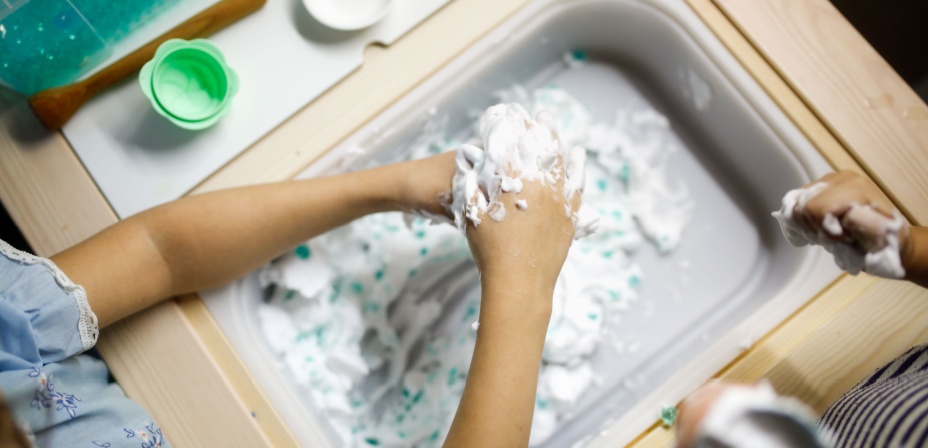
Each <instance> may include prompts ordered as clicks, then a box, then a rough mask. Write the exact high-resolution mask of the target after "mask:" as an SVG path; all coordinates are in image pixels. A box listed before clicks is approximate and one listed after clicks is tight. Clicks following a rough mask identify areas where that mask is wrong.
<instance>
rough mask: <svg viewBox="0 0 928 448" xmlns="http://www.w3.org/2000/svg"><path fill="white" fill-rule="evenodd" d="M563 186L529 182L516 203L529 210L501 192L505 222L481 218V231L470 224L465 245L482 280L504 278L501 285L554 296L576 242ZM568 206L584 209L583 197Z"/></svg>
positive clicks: (572, 201) (573, 200)
mask: <svg viewBox="0 0 928 448" xmlns="http://www.w3.org/2000/svg"><path fill="white" fill-rule="evenodd" d="M561 182H562V181H561ZM561 182H558V183H557V184H555V185H544V184H541V183H539V182H526V183H525V186H524V187H523V189H522V192H521V193H519V196H518V198H519V199H520V200H525V201H526V202H527V203H528V204H529V205H528V207H527V209H525V210H522V209H520V208H518V207H517V206H516V204H515V200H516V195H515V194H513V193H503V194H502V195H501V196H500V202H502V203H503V205H504V206H505V207H506V209H507V210H511V211H510V212H509V213H508V214H507V215H506V219H504V220H503V221H494V220H492V219H488V218H487V217H486V216H483V217H481V219H482V224H480V225H479V226H476V227H475V226H474V225H473V224H472V223H469V224H468V225H467V240H468V242H469V243H470V248H471V251H472V252H473V254H474V260H475V261H476V262H477V268H478V269H479V270H480V273H481V276H482V277H489V278H500V277H505V278H506V280H505V281H504V282H502V283H508V284H512V283H520V284H521V285H519V286H522V285H527V286H537V287H540V288H542V289H541V290H543V291H553V289H554V284H555V283H556V281H557V277H558V274H559V273H560V271H561V267H562V266H563V265H564V260H565V259H566V258H567V251H568V250H569V249H570V244H571V242H573V238H574V223H573V221H572V220H571V218H569V217H568V216H567V215H566V214H565V212H564V210H565V205H566V199H565V198H564V195H563V194H562V193H561V191H562V186H561V185H560V184H561ZM570 206H571V208H572V209H574V210H576V209H577V207H579V206H580V195H575V196H574V197H573V198H572V199H571V204H570Z"/></svg>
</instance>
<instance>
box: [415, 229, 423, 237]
mask: <svg viewBox="0 0 928 448" xmlns="http://www.w3.org/2000/svg"><path fill="white" fill-rule="evenodd" d="M415 235H416V238H425V230H416V233H415Z"/></svg>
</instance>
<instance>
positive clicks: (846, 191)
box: [794, 171, 909, 253]
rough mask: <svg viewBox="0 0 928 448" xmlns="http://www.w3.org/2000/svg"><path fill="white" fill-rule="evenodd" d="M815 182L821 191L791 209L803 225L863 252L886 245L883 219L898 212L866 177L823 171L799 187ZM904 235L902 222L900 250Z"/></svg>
mask: <svg viewBox="0 0 928 448" xmlns="http://www.w3.org/2000/svg"><path fill="white" fill-rule="evenodd" d="M816 184H823V185H825V186H824V187H819V188H822V190H821V191H819V192H818V194H816V195H815V196H814V197H813V198H812V199H810V200H809V202H808V203H806V204H805V207H800V206H798V205H797V207H796V209H795V211H794V216H796V218H797V219H798V220H799V222H801V223H802V225H803V226H804V227H806V228H807V229H808V230H812V231H822V232H823V233H824V235H826V236H827V237H828V238H831V239H833V240H835V241H839V242H842V243H846V244H850V245H852V246H854V247H856V248H857V249H859V250H861V251H863V252H875V251H878V250H880V249H882V248H883V247H885V246H886V244H887V242H886V234H885V232H884V230H883V229H884V222H885V219H895V218H896V216H897V215H898V213H899V212H898V211H896V208H895V207H894V206H893V204H892V202H890V201H889V199H887V198H886V196H885V195H883V192H882V191H880V189H879V188H878V187H877V186H876V185H875V184H874V183H873V182H872V181H871V180H870V179H868V178H866V177H864V176H862V175H860V174H857V173H855V172H853V171H840V172H837V173H829V174H826V175H825V176H823V177H822V178H821V179H819V180H817V181H815V182H812V183H810V184H808V185H806V186H804V187H803V188H810V187H813V186H814V185H816ZM855 205H856V206H855ZM884 218H885V219H884ZM829 223H832V225H829ZM908 236H909V226H908V224H904V227H903V228H902V230H901V231H900V232H899V247H900V250H901V252H903V253H904V252H905V247H906V243H907V242H908Z"/></svg>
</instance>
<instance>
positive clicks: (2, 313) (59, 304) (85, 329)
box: [0, 240, 169, 448]
mask: <svg viewBox="0 0 928 448" xmlns="http://www.w3.org/2000/svg"><path fill="white" fill-rule="evenodd" d="M98 334H99V331H98V329H97V317H96V316H95V315H94V313H93V311H92V310H91V309H90V305H89V304H88V303H87V294H86V293H85V292H84V288H82V287H81V286H79V285H76V284H74V283H73V282H71V280H69V279H68V277H67V276H65V275H64V273H63V272H61V271H60V270H59V269H58V268H57V267H56V266H55V265H54V263H52V262H51V261H50V260H48V259H45V258H39V257H36V256H33V255H30V254H27V253H25V252H22V251H19V250H16V249H14V248H13V247H12V246H10V245H9V244H7V243H6V242H4V241H2V240H0V393H2V400H3V401H4V402H5V403H6V405H7V407H8V408H9V409H10V411H11V412H12V414H13V416H14V419H15V420H16V422H15V423H16V424H17V426H18V427H19V428H21V429H22V430H23V432H24V433H25V434H26V436H27V437H28V438H30V439H31V440H32V441H33V443H34V444H35V445H36V446H40V447H112V448H116V447H142V448H151V447H159V446H160V447H163V446H169V445H168V443H167V441H166V440H165V438H164V436H163V434H162V432H161V429H160V428H159V427H158V426H157V425H155V423H154V421H153V420H152V418H151V417H150V416H149V415H148V413H147V412H145V410H144V409H142V408H141V407H140V406H139V405H138V404H136V403H134V402H132V401H131V400H129V399H128V398H127V397H126V395H125V394H124V393H123V391H122V389H121V388H120V387H119V385H117V384H115V383H112V382H110V381H109V371H108V370H107V368H106V365H105V364H104V363H103V361H101V360H100V359H97V358H96V357H93V356H91V355H88V354H83V353H84V352H85V351H87V350H89V349H91V348H92V347H93V346H94V344H95V343H96V341H97V336H98Z"/></svg>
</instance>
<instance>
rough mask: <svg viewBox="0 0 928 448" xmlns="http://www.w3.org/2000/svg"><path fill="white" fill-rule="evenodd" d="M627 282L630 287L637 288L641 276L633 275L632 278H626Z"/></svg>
mask: <svg viewBox="0 0 928 448" xmlns="http://www.w3.org/2000/svg"><path fill="white" fill-rule="evenodd" d="M628 284H629V285H630V286H631V287H632V288H637V287H638V285H640V284H641V278H639V277H638V276H637V275H633V276H632V278H630V279H628Z"/></svg>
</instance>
